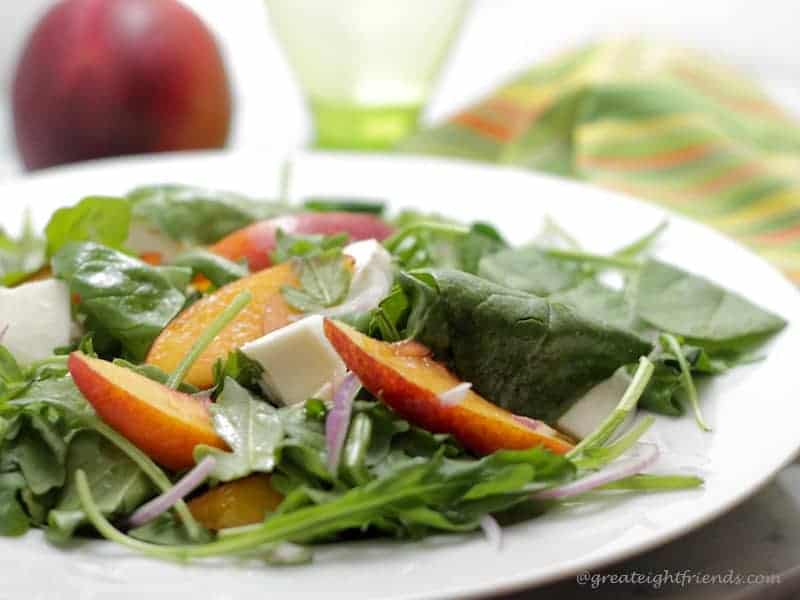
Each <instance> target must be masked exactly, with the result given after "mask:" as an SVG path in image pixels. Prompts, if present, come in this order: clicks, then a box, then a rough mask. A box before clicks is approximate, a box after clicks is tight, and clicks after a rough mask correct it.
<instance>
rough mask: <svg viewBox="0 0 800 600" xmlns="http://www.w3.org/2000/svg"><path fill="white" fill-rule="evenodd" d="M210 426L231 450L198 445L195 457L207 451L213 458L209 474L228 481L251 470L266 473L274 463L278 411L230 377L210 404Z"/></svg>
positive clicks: (279, 430)
mask: <svg viewBox="0 0 800 600" xmlns="http://www.w3.org/2000/svg"><path fill="white" fill-rule="evenodd" d="M211 414H212V416H213V419H214V428H215V429H216V430H217V433H218V434H219V435H220V436H221V437H222V438H223V439H224V440H225V441H226V442H227V443H228V445H229V446H230V447H231V449H232V452H224V451H222V450H219V449H217V448H210V447H208V446H198V447H197V448H196V449H195V458H196V459H197V460H198V461H200V460H201V458H202V457H204V456H207V455H209V454H211V455H212V456H214V457H215V458H216V459H217V465H216V467H215V468H214V471H213V473H212V476H213V477H214V478H215V479H219V480H220V481H231V480H233V479H239V478H240V477H244V476H246V475H249V474H250V473H252V472H255V471H262V472H265V473H268V472H270V471H272V469H273V468H274V467H275V460H276V459H275V451H276V448H277V446H278V444H279V443H280V442H281V440H282V439H283V435H284V434H283V426H282V424H281V419H280V418H279V416H278V411H277V410H276V409H275V408H274V407H273V406H272V405H270V404H268V403H266V402H264V401H261V400H256V399H254V398H253V397H252V396H251V395H250V393H249V392H248V391H247V390H246V389H244V388H243V387H242V386H240V385H239V384H238V383H236V382H235V381H234V380H233V379H226V380H225V387H224V388H223V390H222V393H221V394H220V395H219V396H218V397H217V401H216V403H214V404H212V405H211Z"/></svg>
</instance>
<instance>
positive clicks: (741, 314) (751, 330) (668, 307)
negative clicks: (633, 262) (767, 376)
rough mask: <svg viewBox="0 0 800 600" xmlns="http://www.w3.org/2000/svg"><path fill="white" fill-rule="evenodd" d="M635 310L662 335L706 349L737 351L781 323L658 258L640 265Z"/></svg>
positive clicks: (768, 333)
mask: <svg viewBox="0 0 800 600" xmlns="http://www.w3.org/2000/svg"><path fill="white" fill-rule="evenodd" d="M636 312H637V314H638V315H639V316H640V317H641V318H642V319H644V320H645V321H647V322H648V323H650V324H652V325H654V326H655V327H658V328H659V329H661V330H662V331H665V332H669V333H672V334H676V335H681V336H683V337H685V338H686V339H687V340H689V341H690V342H696V343H699V344H700V345H702V346H705V347H708V348H727V349H734V350H735V349H741V348H743V347H746V346H748V345H750V344H752V343H756V342H760V341H763V340H764V338H766V337H768V336H770V335H772V334H774V333H776V332H778V331H780V330H781V329H783V327H784V326H785V325H786V321H784V320H783V319H782V318H781V317H779V316H777V315H775V314H773V313H771V312H769V311H767V310H765V309H763V308H760V307H758V306H756V305H755V304H753V303H752V302H750V301H749V300H746V299H745V298H743V297H742V296H740V295H738V294H735V293H734V292H731V291H728V290H725V289H724V288H722V287H720V286H718V285H716V284H714V283H712V282H711V281H709V280H707V279H705V278H703V277H699V276H697V275H692V274H691V273H688V272H686V271H684V270H682V269H679V268H678V267H675V266H672V265H668V264H666V263H663V262H660V261H657V260H648V261H647V262H646V263H645V264H644V266H643V267H642V270H641V273H640V275H639V278H638V286H637V291H636Z"/></svg>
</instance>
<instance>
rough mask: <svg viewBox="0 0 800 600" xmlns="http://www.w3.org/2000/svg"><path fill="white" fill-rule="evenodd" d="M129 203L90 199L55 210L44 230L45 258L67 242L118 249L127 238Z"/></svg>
mask: <svg viewBox="0 0 800 600" xmlns="http://www.w3.org/2000/svg"><path fill="white" fill-rule="evenodd" d="M130 221H131V207H130V203H129V202H128V201H127V200H125V199H124V198H111V197H103V196H90V197H88V198H84V199H83V200H81V201H80V202H78V203H77V204H76V205H75V206H69V207H64V208H59V209H58V210H57V211H55V212H54V213H53V215H52V216H51V217H50V222H49V223H48V224H47V227H46V228H45V236H46V237H47V254H48V256H53V255H54V254H55V253H56V252H58V251H59V250H60V249H61V247H62V246H64V244H66V243H67V242H86V241H89V242H97V243H99V244H103V245H105V246H108V247H110V248H121V247H122V245H123V244H124V243H125V240H126V239H127V238H128V229H129V227H130Z"/></svg>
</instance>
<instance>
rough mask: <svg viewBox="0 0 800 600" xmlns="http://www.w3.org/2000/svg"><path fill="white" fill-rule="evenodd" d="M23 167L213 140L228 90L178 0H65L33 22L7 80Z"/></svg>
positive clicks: (221, 129)
mask: <svg viewBox="0 0 800 600" xmlns="http://www.w3.org/2000/svg"><path fill="white" fill-rule="evenodd" d="M12 103H13V112H14V128H15V134H16V139H17V147H18V149H19V151H20V153H21V155H22V159H23V162H24V163H25V166H26V167H27V168H28V169H38V168H43V167H48V166H52V165H57V164H61V163H67V162H74V161H79V160H88V159H93V158H101V157H105V156H119V155H123V154H139V153H143V152H158V151H164V150H189V149H199V148H219V147H222V146H224V144H225V141H226V140H227V137H228V131H229V127H230V113H231V95H230V90H229V85H228V79H227V75H226V72H225V68H224V64H223V62H222V58H221V56H220V53H219V50H218V48H217V45H216V43H215V41H214V39H213V37H212V35H211V33H210V32H209V31H208V29H207V28H206V26H205V25H204V24H203V23H202V21H200V19H199V18H198V17H197V16H196V15H195V14H194V13H193V12H192V11H191V10H189V9H188V8H186V7H185V6H184V5H182V4H181V3H179V2H177V1H176V0H65V1H63V2H59V3H57V4H56V5H55V6H53V8H52V9H51V10H50V11H49V12H48V13H47V14H46V15H45V16H44V18H43V19H42V20H41V21H40V22H39V24H38V25H37V27H36V29H35V30H34V31H33V34H32V35H31V37H30V38H29V40H28V42H27V45H26V47H25V49H24V51H23V54H22V57H21V59H20V61H19V64H18V66H17V71H16V76H15V79H14V85H13V98H12Z"/></svg>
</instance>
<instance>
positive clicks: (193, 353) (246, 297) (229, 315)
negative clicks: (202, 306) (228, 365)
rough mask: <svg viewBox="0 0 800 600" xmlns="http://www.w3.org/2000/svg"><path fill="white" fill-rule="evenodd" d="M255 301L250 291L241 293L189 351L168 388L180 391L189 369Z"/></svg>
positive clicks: (169, 379)
mask: <svg viewBox="0 0 800 600" xmlns="http://www.w3.org/2000/svg"><path fill="white" fill-rule="evenodd" d="M252 299H253V295H252V294H251V293H250V292H249V291H248V290H244V291H243V292H241V293H240V294H239V295H238V296H236V298H234V299H233V302H231V303H230V304H229V305H228V306H227V307H226V308H225V310H223V311H222V312H221V313H220V314H219V315H218V316H217V318H216V319H214V320H213V321H212V322H211V324H210V325H209V326H208V327H206V329H205V331H203V333H202V334H201V335H200V337H199V338H197V341H195V343H194V344H193V345H192V347H191V348H190V349H189V352H188V353H187V354H186V356H184V357H183V360H181V362H180V364H179V365H178V368H177V369H175V371H173V373H172V374H171V375H170V376H169V378H168V379H167V383H166V385H167V387H169V388H172V389H173V390H176V389H178V387H179V386H180V385H181V382H182V381H183V378H184V377H186V373H188V372H189V369H191V368H192V365H193V364H194V362H195V361H196V360H197V359H198V358H199V357H200V355H201V354H202V353H203V351H204V350H205V349H206V348H208V345H209V344H210V343H211V342H212V341H214V338H215V337H217V335H218V334H219V332H220V331H222V330H223V329H224V328H225V326H226V325H227V324H228V323H230V322H231V321H232V320H233V319H234V318H235V317H236V315H238V314H239V313H240V312H241V311H242V309H244V307H245V306H247V305H248V304H250V301H251V300H252Z"/></svg>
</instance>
